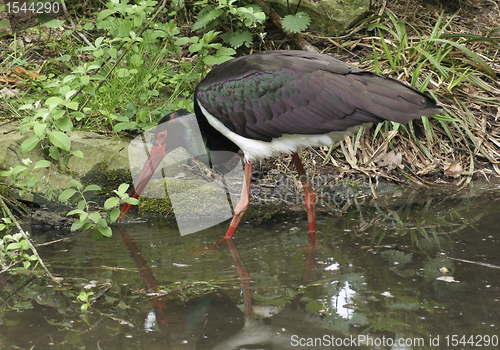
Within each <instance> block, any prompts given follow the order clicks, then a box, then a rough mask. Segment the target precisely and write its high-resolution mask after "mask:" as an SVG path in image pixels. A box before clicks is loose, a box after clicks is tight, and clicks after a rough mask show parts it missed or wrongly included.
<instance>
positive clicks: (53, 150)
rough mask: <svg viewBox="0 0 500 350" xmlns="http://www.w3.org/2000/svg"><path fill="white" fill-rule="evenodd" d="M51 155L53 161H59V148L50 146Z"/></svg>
mask: <svg viewBox="0 0 500 350" xmlns="http://www.w3.org/2000/svg"><path fill="white" fill-rule="evenodd" d="M49 155H50V156H51V157H52V159H55V160H57V159H59V148H57V147H56V146H50V148H49Z"/></svg>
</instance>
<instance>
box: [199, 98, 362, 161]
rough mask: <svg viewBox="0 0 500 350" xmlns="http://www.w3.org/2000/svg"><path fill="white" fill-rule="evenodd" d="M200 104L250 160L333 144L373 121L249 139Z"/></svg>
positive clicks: (209, 119) (215, 125)
mask: <svg viewBox="0 0 500 350" xmlns="http://www.w3.org/2000/svg"><path fill="white" fill-rule="evenodd" d="M199 106H200V109H201V111H202V112H203V114H204V115H205V117H206V118H207V120H208V122H209V123H210V125H212V126H213V127H214V128H215V129H217V130H218V131H219V132H220V133H221V134H222V135H224V136H225V137H227V138H228V139H229V140H231V141H232V142H233V143H234V144H236V145H237V146H238V147H239V148H240V149H241V150H242V151H243V153H244V154H245V159H246V160H247V161H249V162H253V161H255V160H259V159H265V158H269V157H272V156H276V155H279V154H280V153H294V152H297V151H299V150H301V149H302V148H304V147H317V146H331V145H332V144H334V143H335V142H337V141H340V140H343V139H344V135H349V136H350V135H352V134H353V133H355V132H357V131H358V130H359V128H360V127H361V126H370V125H371V123H365V124H362V125H356V126H353V127H350V128H348V129H347V130H345V131H334V132H331V133H328V134H321V135H305V134H294V135H283V136H281V137H278V138H275V139H272V140H271V141H270V142H266V141H260V140H253V139H249V138H246V137H243V136H240V135H238V134H236V133H234V132H232V131H231V130H229V129H228V128H227V127H226V126H225V125H224V124H222V122H221V121H219V120H218V119H217V118H215V117H214V116H213V115H211V114H210V113H209V112H208V111H207V110H206V109H205V108H204V107H203V106H202V105H201V104H199Z"/></svg>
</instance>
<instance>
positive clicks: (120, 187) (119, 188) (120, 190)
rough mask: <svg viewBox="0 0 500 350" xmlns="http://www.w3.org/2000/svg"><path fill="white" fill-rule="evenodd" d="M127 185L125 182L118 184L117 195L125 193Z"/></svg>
mask: <svg viewBox="0 0 500 350" xmlns="http://www.w3.org/2000/svg"><path fill="white" fill-rule="evenodd" d="M129 187H130V185H129V184H125V183H124V184H121V185H120V186H118V195H122V194H124V193H126V192H127V190H128V188H129Z"/></svg>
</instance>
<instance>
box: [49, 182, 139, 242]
mask: <svg viewBox="0 0 500 350" xmlns="http://www.w3.org/2000/svg"><path fill="white" fill-rule="evenodd" d="M70 181H71V182H72V183H73V184H74V185H75V187H76V189H74V188H68V189H66V190H64V191H63V192H62V193H61V194H60V195H59V198H58V199H59V201H60V202H66V201H68V200H69V199H70V198H71V197H73V196H74V195H76V197H75V198H74V199H73V203H77V209H74V210H71V211H70V212H68V214H66V215H67V216H70V215H78V216H79V218H78V220H77V221H76V222H75V223H74V224H73V225H71V231H76V230H78V229H80V228H81V229H82V231H83V232H84V233H85V232H87V231H91V232H92V238H93V239H95V240H100V239H102V236H106V237H111V234H112V231H111V227H109V224H111V223H114V222H116V221H117V220H118V217H119V216H120V208H119V205H120V204H123V203H128V204H132V205H137V204H138V203H139V201H138V200H137V199H136V198H132V197H129V195H128V194H127V190H128V188H129V185H128V184H121V185H120V186H119V187H118V190H114V191H113V192H114V193H115V194H116V196H114V197H111V198H108V199H107V200H106V202H104V210H105V211H106V215H105V216H104V217H103V215H102V214H101V213H100V212H99V211H98V210H92V208H94V207H96V206H97V203H95V202H93V201H90V200H87V199H86V198H85V193H87V192H90V191H101V187H99V186H97V185H89V186H87V187H85V188H83V185H82V184H81V183H80V182H79V181H77V180H74V179H72V180H70Z"/></svg>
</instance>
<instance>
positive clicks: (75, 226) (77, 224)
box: [71, 220, 85, 232]
mask: <svg viewBox="0 0 500 350" xmlns="http://www.w3.org/2000/svg"><path fill="white" fill-rule="evenodd" d="M83 225H85V221H80V220H78V221H75V222H74V223H73V225H71V232H73V231H76V230H78V229H79V228H81V227H82V226H83Z"/></svg>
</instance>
